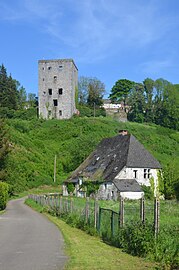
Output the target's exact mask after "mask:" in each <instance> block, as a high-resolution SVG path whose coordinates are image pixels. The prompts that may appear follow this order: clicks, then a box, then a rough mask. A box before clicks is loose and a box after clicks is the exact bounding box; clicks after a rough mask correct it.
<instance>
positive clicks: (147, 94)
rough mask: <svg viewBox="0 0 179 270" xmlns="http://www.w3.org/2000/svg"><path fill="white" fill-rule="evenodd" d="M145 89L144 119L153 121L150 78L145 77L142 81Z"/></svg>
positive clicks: (151, 82)
mask: <svg viewBox="0 0 179 270" xmlns="http://www.w3.org/2000/svg"><path fill="white" fill-rule="evenodd" d="M143 84H144V89H145V98H146V109H145V111H146V112H145V121H146V122H153V118H154V115H153V93H154V81H153V80H152V79H150V78H147V79H145V80H144V82H143Z"/></svg>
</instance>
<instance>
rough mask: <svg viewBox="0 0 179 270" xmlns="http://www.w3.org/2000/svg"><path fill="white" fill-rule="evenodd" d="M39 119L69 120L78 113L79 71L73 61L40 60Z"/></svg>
mask: <svg viewBox="0 0 179 270" xmlns="http://www.w3.org/2000/svg"><path fill="white" fill-rule="evenodd" d="M38 73H39V117H41V118H44V119H52V118H56V119H69V118H71V117H72V115H73V114H75V113H76V107H75V91H76V89H77V86H78V69H77V67H76V65H75V63H74V61H73V59H58V60H39V62H38Z"/></svg>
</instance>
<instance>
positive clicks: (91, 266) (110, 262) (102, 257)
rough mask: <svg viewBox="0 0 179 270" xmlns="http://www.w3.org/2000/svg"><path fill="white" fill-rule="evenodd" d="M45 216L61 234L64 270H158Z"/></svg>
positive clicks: (27, 201)
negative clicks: (63, 243)
mask: <svg viewBox="0 0 179 270" xmlns="http://www.w3.org/2000/svg"><path fill="white" fill-rule="evenodd" d="M26 204H27V205H29V206H30V207H32V208H33V209H35V210H37V211H38V212H41V213H42V212H43V210H44V209H43V207H41V206H39V205H37V204H36V203H35V202H34V201H32V200H29V199H27V200H26ZM45 215H46V216H47V217H48V218H49V219H50V220H51V221H52V222H53V223H54V224H56V225H57V226H58V228H59V229H60V231H61V232H62V234H63V236H64V239H65V243H66V253H67V255H68V256H69V261H68V264H67V265H66V268H65V269H66V270H84V269H85V270H95V269H98V270H100V269H101V270H136V269H137V270H143V269H159V268H158V267H157V265H156V264H154V263H151V262H147V261H145V260H144V259H141V258H138V257H133V256H131V255H128V254H126V253H124V252H122V250H121V249H119V248H115V247H111V246H109V245H106V244H105V243H103V242H102V241H101V240H100V239H99V238H98V237H93V236H89V235H88V234H86V233H85V232H83V231H81V230H79V229H76V228H73V227H71V226H69V225H67V224H66V223H65V222H64V221H62V220H60V219H59V218H57V217H53V216H51V215H49V214H47V213H45Z"/></svg>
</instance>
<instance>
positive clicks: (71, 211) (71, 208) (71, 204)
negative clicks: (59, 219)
mask: <svg viewBox="0 0 179 270" xmlns="http://www.w3.org/2000/svg"><path fill="white" fill-rule="evenodd" d="M70 213H73V197H70Z"/></svg>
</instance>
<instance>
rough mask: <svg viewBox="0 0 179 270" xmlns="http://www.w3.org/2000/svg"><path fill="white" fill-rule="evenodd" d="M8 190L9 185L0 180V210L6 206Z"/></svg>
mask: <svg viewBox="0 0 179 270" xmlns="http://www.w3.org/2000/svg"><path fill="white" fill-rule="evenodd" d="M8 191H9V185H8V184H6V183H4V182H0V210H4V209H5V208H6V203H7V200H8Z"/></svg>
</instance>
